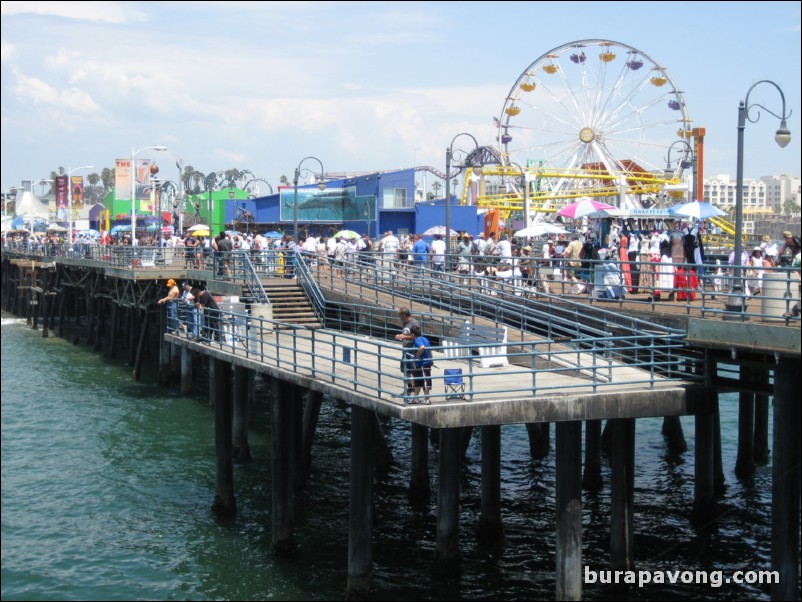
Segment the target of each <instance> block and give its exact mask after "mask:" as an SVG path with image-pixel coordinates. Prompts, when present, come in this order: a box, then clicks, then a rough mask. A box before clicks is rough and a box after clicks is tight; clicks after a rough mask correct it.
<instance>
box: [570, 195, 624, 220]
mask: <svg viewBox="0 0 802 602" xmlns="http://www.w3.org/2000/svg"><path fill="white" fill-rule="evenodd" d="M602 209H615V207H613V206H612V205H608V204H607V203H600V202H599V201H594V200H592V199H582V200H581V201H577V202H576V203H571V204H570V205H566V206H565V207H563V208H562V209H560V210H559V211H558V212H557V215H562V216H563V217H568V218H571V219H579V218H580V217H585V216H586V215H588V214H590V213H594V212H596V211H601V210H602Z"/></svg>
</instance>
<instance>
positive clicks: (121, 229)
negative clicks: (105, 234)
mask: <svg viewBox="0 0 802 602" xmlns="http://www.w3.org/2000/svg"><path fill="white" fill-rule="evenodd" d="M130 231H131V226H129V225H123V226H113V227H112V229H111V235H112V236H114V235H115V234H119V233H120V232H130Z"/></svg>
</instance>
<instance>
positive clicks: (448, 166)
mask: <svg viewBox="0 0 802 602" xmlns="http://www.w3.org/2000/svg"><path fill="white" fill-rule="evenodd" d="M460 136H468V138H470V139H471V140H472V141H473V146H474V148H473V149H472V150H476V149H478V148H479V143H478V142H477V141H476V138H474V137H473V135H471V134H469V133H468V132H460V133H459V134H457V135H456V136H454V137H453V138H452V139H451V144H449V145H448V148H447V149H446V257H448V255H450V254H451V161H452V160H453V159H454V152H455V151H454V143H455V142H456V141H457V138H459V137H460ZM456 152H463V153H464V151H460V150H459V149H457V151H456ZM467 155H468V153H466V157H467ZM459 167H472V166H469V165H460V166H459ZM446 261H448V260H446Z"/></svg>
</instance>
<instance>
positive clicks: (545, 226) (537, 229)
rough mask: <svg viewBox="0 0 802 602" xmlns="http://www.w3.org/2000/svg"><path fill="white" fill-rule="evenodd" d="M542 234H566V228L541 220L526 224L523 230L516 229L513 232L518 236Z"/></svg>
mask: <svg viewBox="0 0 802 602" xmlns="http://www.w3.org/2000/svg"><path fill="white" fill-rule="evenodd" d="M544 234H568V230H566V229H565V228H561V227H560V226H557V225H556V224H549V223H547V222H542V223H538V224H532V225H531V226H527V227H526V228H524V229H523V230H518V231H517V232H516V233H515V236H516V237H520V238H528V237H529V236H543V235H544Z"/></svg>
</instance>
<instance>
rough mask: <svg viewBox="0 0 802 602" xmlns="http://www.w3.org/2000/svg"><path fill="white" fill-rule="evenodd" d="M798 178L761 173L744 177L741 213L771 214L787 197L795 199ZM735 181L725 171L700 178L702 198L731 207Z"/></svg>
mask: <svg viewBox="0 0 802 602" xmlns="http://www.w3.org/2000/svg"><path fill="white" fill-rule="evenodd" d="M799 188H800V179H799V177H798V176H789V175H786V174H782V175H779V176H763V177H762V178H760V179H759V180H753V179H746V178H744V190H743V198H744V201H743V210H744V213H775V212H779V211H780V210H781V209H782V206H783V203H784V202H785V201H786V200H788V199H794V200H796V201H797V202H799ZM735 189H736V180H735V178H731V177H730V175H729V174H718V175H716V176H714V177H713V178H710V179H705V181H704V191H703V199H704V200H705V201H707V202H708V203H711V204H713V205H716V206H717V207H720V208H722V209H724V210H728V209H732V208H734V207H735V196H736V195H735V193H736V190H735Z"/></svg>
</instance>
